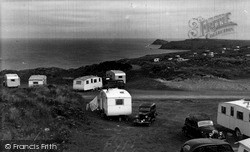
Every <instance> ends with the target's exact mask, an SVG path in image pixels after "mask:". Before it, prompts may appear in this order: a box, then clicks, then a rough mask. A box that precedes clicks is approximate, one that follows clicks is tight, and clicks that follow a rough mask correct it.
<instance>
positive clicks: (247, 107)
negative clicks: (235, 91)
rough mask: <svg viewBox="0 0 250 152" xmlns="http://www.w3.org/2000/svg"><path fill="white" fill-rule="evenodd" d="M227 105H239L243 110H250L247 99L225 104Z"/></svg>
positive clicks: (249, 102)
mask: <svg viewBox="0 0 250 152" xmlns="http://www.w3.org/2000/svg"><path fill="white" fill-rule="evenodd" d="M225 103H228V104H233V105H237V106H240V107H243V108H246V109H248V110H250V101H246V100H245V99H241V100H236V101H230V102H225ZM248 104H249V105H248Z"/></svg>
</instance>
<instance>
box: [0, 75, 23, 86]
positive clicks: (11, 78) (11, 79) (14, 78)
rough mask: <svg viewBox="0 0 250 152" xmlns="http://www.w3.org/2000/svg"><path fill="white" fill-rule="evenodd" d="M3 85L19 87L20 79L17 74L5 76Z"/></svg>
mask: <svg viewBox="0 0 250 152" xmlns="http://www.w3.org/2000/svg"><path fill="white" fill-rule="evenodd" d="M3 85H4V86H6V87H18V86H20V77H19V76H18V75H17V74H5V76H4V82H3Z"/></svg>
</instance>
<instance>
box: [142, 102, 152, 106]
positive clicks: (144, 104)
mask: <svg viewBox="0 0 250 152" xmlns="http://www.w3.org/2000/svg"><path fill="white" fill-rule="evenodd" d="M154 105H155V103H148V102H145V103H142V104H140V106H139V107H152V106H154Z"/></svg>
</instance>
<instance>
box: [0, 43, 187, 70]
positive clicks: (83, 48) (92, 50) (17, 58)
mask: <svg viewBox="0 0 250 152" xmlns="http://www.w3.org/2000/svg"><path fill="white" fill-rule="evenodd" d="M154 40H155V39H4V40H1V47H0V48H1V50H0V62H1V66H0V68H1V69H0V70H1V71H2V70H5V69H7V70H23V69H34V68H39V67H58V68H64V69H70V68H78V67H81V66H86V65H91V64H98V63H100V62H104V61H112V60H119V59H124V58H137V57H141V56H145V55H148V54H162V53H171V52H179V51H183V50H164V49H158V48H159V47H160V46H159V45H156V46H155V45H151V43H152V42H153V41H154Z"/></svg>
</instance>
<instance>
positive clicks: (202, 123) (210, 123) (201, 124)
mask: <svg viewBox="0 0 250 152" xmlns="http://www.w3.org/2000/svg"><path fill="white" fill-rule="evenodd" d="M213 125H214V124H213V121H212V120H204V121H199V122H198V127H204V126H213Z"/></svg>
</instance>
